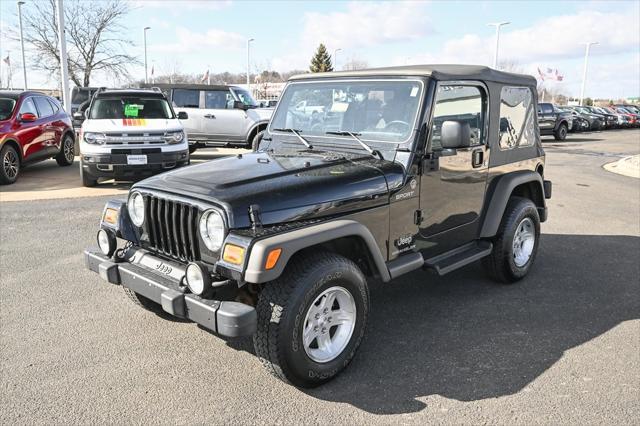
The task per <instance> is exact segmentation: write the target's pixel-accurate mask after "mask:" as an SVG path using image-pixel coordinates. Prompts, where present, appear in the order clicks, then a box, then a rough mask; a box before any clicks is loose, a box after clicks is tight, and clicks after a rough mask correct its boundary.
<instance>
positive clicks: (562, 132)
mask: <svg viewBox="0 0 640 426" xmlns="http://www.w3.org/2000/svg"><path fill="white" fill-rule="evenodd" d="M567 133H568V129H567V125H566V124H564V123H562V124H561V125H560V126H559V127H558V129H557V130H556V131H554V132H553V137H554V138H555V139H556V140H557V141H563V140H565V139H566V138H567Z"/></svg>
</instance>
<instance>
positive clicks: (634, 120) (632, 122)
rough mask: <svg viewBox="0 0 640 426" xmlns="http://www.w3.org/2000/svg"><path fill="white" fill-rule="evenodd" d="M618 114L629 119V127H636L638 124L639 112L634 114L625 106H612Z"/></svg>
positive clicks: (639, 122)
mask: <svg viewBox="0 0 640 426" xmlns="http://www.w3.org/2000/svg"><path fill="white" fill-rule="evenodd" d="M611 108H612V109H613V110H615V111H616V112H617V113H619V114H623V115H625V116H626V117H627V118H628V119H629V127H638V126H639V125H640V114H634V113H632V112H631V111H630V110H628V109H627V108H623V107H619V106H613V107H611Z"/></svg>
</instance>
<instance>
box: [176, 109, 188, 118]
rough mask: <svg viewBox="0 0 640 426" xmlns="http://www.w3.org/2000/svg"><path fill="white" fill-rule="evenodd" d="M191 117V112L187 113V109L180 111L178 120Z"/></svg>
mask: <svg viewBox="0 0 640 426" xmlns="http://www.w3.org/2000/svg"><path fill="white" fill-rule="evenodd" d="M188 118H189V114H187V113H186V112H185V111H180V112H179V113H178V120H186V119H188Z"/></svg>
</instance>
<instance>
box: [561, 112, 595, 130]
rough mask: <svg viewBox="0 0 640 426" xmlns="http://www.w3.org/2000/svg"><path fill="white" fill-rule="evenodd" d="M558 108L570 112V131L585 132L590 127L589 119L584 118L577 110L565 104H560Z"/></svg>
mask: <svg viewBox="0 0 640 426" xmlns="http://www.w3.org/2000/svg"><path fill="white" fill-rule="evenodd" d="M558 108H559V109H560V110H562V111H564V112H566V113H568V114H571V116H572V120H573V124H572V126H571V128H570V129H569V131H570V132H586V131H588V130H589V128H590V127H591V125H590V124H589V121H588V120H587V119H586V118H583V117H581V116H580V114H579V113H578V112H577V111H574V110H573V109H571V108H568V107H566V106H562V107H558Z"/></svg>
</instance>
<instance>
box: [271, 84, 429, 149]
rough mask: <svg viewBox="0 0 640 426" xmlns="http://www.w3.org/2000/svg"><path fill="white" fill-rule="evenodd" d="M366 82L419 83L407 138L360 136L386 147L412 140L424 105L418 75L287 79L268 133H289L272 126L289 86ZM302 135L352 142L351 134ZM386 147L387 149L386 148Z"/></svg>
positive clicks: (423, 86)
mask: <svg viewBox="0 0 640 426" xmlns="http://www.w3.org/2000/svg"><path fill="white" fill-rule="evenodd" d="M366 82H417V83H418V84H419V85H420V90H419V91H418V94H417V95H418V105H417V107H416V112H415V117H414V119H413V123H409V124H411V131H410V132H409V135H408V137H407V139H405V140H403V141H385V140H378V139H366V138H363V137H360V139H361V140H362V141H364V142H368V143H373V144H381V145H383V146H386V147H388V148H391V147H394V146H395V147H397V146H400V145H404V144H407V143H410V142H413V140H414V139H415V133H416V129H417V127H418V122H419V120H420V118H421V117H420V116H421V111H422V108H423V106H424V99H425V82H424V80H423V79H420V78H418V77H414V76H407V77H398V78H384V77H382V78H380V77H362V78H347V79H343V78H340V79H333V78H318V79H312V80H308V81H306V80H294V81H289V82H288V83H287V85H286V87H285V88H284V90H283V91H282V94H281V95H280V99H279V101H278V104H277V105H276V109H275V110H274V111H273V115H272V116H271V120H269V126H268V127H267V130H268V132H269V133H270V134H273V135H285V136H286V135H290V133H286V132H278V131H274V130H273V128H272V124H273V121H274V118H275V117H276V115H277V114H278V111H279V110H280V108H286V107H285V106H283V105H284V103H283V102H280V101H281V100H282V99H284V95H285V93H286V91H287V90H289V87H290V86H294V85H302V84H322V83H366ZM302 136H304V137H305V138H317V139H329V140H336V139H340V140H348V141H349V142H351V143H353V138H352V137H351V136H348V135H347V136H341V135H329V136H325V135H314V134H305V133H302ZM388 148H387V149H388Z"/></svg>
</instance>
